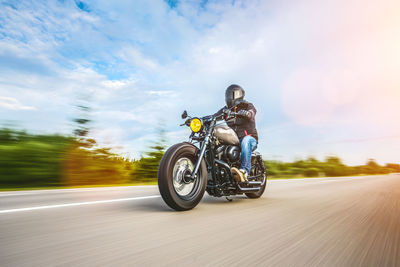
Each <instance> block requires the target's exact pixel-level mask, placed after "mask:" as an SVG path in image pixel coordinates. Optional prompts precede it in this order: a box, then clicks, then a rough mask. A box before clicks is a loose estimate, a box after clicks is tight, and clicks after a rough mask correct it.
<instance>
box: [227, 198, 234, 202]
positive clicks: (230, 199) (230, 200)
mask: <svg viewBox="0 0 400 267" xmlns="http://www.w3.org/2000/svg"><path fill="white" fill-rule="evenodd" d="M225 198H226V200H228V201H229V202H232V200H233V199H232V198H229V197H225Z"/></svg>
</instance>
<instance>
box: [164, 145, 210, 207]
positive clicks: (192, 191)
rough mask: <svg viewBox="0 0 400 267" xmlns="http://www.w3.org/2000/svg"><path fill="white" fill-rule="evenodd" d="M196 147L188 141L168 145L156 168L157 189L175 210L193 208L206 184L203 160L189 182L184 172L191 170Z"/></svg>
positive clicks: (196, 153)
mask: <svg viewBox="0 0 400 267" xmlns="http://www.w3.org/2000/svg"><path fill="white" fill-rule="evenodd" d="M197 155H198V148H197V147H195V146H194V145H192V144H190V143H180V144H176V145H174V146H172V147H170V148H169V149H168V150H167V151H166V152H165V154H164V156H163V157H162V159H161V162H160V166H159V169H158V189H159V190H160V194H161V196H162V198H163V200H164V201H165V203H167V205H168V206H169V207H171V208H172V209H174V210H177V211H185V210H190V209H193V208H194V207H195V206H196V205H197V204H198V203H199V202H200V200H201V199H202V197H203V195H204V192H205V190H206V186H207V168H206V164H205V163H204V160H203V161H202V162H201V164H200V168H199V171H198V172H197V177H196V178H195V180H194V181H192V182H190V181H188V180H187V178H185V175H186V174H189V173H191V172H192V171H193V169H194V165H195V164H196V161H197V158H198V156H197Z"/></svg>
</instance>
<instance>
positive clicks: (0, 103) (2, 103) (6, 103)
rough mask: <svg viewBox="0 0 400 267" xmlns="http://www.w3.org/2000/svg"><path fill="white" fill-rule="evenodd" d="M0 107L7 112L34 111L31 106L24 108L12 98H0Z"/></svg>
mask: <svg viewBox="0 0 400 267" xmlns="http://www.w3.org/2000/svg"><path fill="white" fill-rule="evenodd" d="M0 107H2V108H4V109H9V110H35V109H36V108H35V107H33V106H25V105H23V104H21V103H20V102H19V101H18V100H17V99H15V98H13V97H4V96H0Z"/></svg>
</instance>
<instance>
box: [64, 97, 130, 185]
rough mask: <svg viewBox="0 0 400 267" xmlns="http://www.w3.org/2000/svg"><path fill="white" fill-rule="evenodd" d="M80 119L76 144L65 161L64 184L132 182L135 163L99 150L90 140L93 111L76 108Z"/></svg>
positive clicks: (102, 148) (77, 123)
mask: <svg viewBox="0 0 400 267" xmlns="http://www.w3.org/2000/svg"><path fill="white" fill-rule="evenodd" d="M76 107H77V109H78V111H79V116H78V118H75V119H73V121H74V122H75V123H76V128H75V130H74V136H75V138H74V142H72V143H71V146H70V148H69V150H68V152H67V154H66V157H65V162H64V183H65V184H67V185H94V184H97V185H102V184H124V183H129V182H130V174H131V171H132V163H131V162H130V161H129V160H127V159H124V158H122V157H119V156H118V155H116V154H114V153H112V152H111V149H110V148H105V147H100V146H99V145H98V144H97V142H96V140H95V139H93V138H90V137H89V134H90V122H91V119H90V112H91V108H89V107H88V106H86V105H77V106H76Z"/></svg>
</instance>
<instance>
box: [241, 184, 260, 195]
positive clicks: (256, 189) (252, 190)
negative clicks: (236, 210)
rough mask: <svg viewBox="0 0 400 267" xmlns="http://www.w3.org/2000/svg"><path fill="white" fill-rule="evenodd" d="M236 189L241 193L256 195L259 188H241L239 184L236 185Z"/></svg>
mask: <svg viewBox="0 0 400 267" xmlns="http://www.w3.org/2000/svg"><path fill="white" fill-rule="evenodd" d="M238 188H239V190H240V191H241V192H242V193H256V192H258V191H259V190H260V189H261V187H252V188H247V187H241V186H240V184H238Z"/></svg>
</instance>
